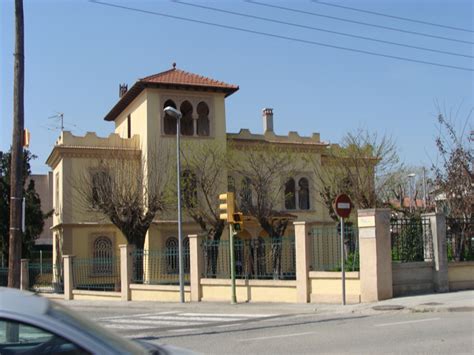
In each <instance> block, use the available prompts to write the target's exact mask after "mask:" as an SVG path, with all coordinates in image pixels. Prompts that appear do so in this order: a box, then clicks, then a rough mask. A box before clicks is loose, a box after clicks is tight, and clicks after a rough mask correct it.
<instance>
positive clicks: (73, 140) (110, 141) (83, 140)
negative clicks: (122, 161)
mask: <svg viewBox="0 0 474 355" xmlns="http://www.w3.org/2000/svg"><path fill="white" fill-rule="evenodd" d="M55 145H56V146H68V147H107V148H132V149H139V148H140V136H138V135H134V136H133V137H132V138H122V137H120V136H119V135H118V134H117V133H112V134H110V135H109V136H108V137H99V136H97V134H96V133H95V132H87V133H86V135H85V136H75V135H73V134H72V133H71V132H69V131H63V132H61V135H60V136H59V138H58V139H57V140H56V143H55Z"/></svg>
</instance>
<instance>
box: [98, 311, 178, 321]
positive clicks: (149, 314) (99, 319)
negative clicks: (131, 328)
mask: <svg viewBox="0 0 474 355" xmlns="http://www.w3.org/2000/svg"><path fill="white" fill-rule="evenodd" d="M171 313H176V312H155V313H141V314H127V315H123V316H111V317H102V318H94V320H95V321H101V320H107V319H121V318H134V317H143V316H156V315H159V314H171Z"/></svg>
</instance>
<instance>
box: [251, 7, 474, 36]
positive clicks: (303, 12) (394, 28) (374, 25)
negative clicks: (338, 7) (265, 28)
mask: <svg viewBox="0 0 474 355" xmlns="http://www.w3.org/2000/svg"><path fill="white" fill-rule="evenodd" d="M245 1H246V2H248V3H250V4H254V5H259V6H265V7H270V8H274V9H280V10H285V11H291V12H295V13H300V14H305V15H311V16H317V17H324V18H329V19H332V20H337V21H343V22H348V23H355V24H357V25H363V26H369V27H375V28H381V29H384V30H390V31H397V32H402V33H408V34H412V35H417V36H423V37H429V38H436V39H442V40H445V41H451V42H459V43H466V44H474V42H470V41H464V40H462V39H456V38H451V37H443V36H437V35H432V34H428V33H423V32H416V31H408V30H404V29H401V28H397V27H389V26H382V25H376V24H373V23H368V22H363V21H356V20H351V19H348V18H344V17H336V16H329V15H323V14H320V13H317V12H312V11H305V10H299V9H294V8H291V7H285V6H279V5H273V4H267V3H263V2H259V1H254V0H245Z"/></svg>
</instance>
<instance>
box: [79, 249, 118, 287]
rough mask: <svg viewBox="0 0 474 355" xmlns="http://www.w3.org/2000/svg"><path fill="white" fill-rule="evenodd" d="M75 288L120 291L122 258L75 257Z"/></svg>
mask: <svg viewBox="0 0 474 355" xmlns="http://www.w3.org/2000/svg"><path fill="white" fill-rule="evenodd" d="M72 272H73V282H74V288H75V289H78V290H95V291H120V258H118V257H111V258H92V259H81V258H74V259H73V261H72Z"/></svg>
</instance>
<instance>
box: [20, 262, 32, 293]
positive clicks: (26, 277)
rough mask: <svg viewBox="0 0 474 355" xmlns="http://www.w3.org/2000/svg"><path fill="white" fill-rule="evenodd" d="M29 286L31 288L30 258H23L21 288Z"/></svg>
mask: <svg viewBox="0 0 474 355" xmlns="http://www.w3.org/2000/svg"><path fill="white" fill-rule="evenodd" d="M29 288H30V273H29V260H28V259H21V266H20V290H28V289H29Z"/></svg>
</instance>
